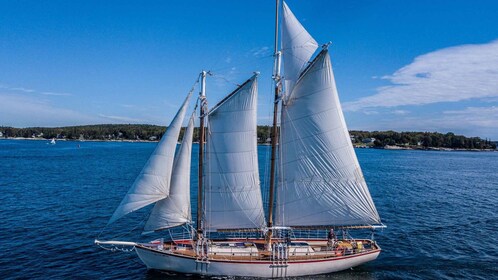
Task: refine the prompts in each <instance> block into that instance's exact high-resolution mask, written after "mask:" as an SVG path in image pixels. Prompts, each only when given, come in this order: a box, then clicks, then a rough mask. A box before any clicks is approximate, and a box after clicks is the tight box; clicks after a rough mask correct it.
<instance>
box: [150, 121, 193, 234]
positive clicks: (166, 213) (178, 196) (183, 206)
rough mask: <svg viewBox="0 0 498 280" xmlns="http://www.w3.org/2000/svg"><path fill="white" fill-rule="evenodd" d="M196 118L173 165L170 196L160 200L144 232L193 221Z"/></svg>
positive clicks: (190, 125)
mask: <svg viewBox="0 0 498 280" xmlns="http://www.w3.org/2000/svg"><path fill="white" fill-rule="evenodd" d="M194 118H195V116H194V115H192V117H190V120H189V123H188V126H187V129H186V131H185V134H184V136H183V140H182V144H181V146H180V149H179V150H178V153H177V155H176V157H175V161H174V163H173V173H172V175H171V185H170V191H169V196H168V197H167V198H165V199H162V200H159V201H158V202H156V204H155V205H154V208H153V209H152V212H151V214H150V216H149V219H148V220H147V223H146V224H145V226H144V231H145V232H147V231H154V230H160V229H165V228H171V227H176V226H180V225H182V224H185V223H188V222H190V221H191V220H192V217H191V211H190V162H191V154H192V136H193V133H194Z"/></svg>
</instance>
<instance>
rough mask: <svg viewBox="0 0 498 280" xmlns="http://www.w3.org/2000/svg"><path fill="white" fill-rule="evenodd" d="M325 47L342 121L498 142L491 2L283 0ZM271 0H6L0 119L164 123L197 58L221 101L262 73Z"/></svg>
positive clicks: (267, 65) (267, 93)
mask: <svg viewBox="0 0 498 280" xmlns="http://www.w3.org/2000/svg"><path fill="white" fill-rule="evenodd" d="M287 3H288V5H289V6H290V8H291V9H292V10H293V12H294V13H295V14H296V16H297V17H298V19H299V20H300V21H301V22H302V23H303V25H304V26H305V27H306V28H307V29H308V31H309V32H310V33H311V34H312V36H313V37H314V38H315V39H316V40H317V41H318V42H319V43H326V42H328V41H332V46H331V48H330V54H331V58H332V62H333V67H334V73H335V76H336V81H337V86H338V90H339V94H340V99H341V102H342V103H343V109H344V111H345V115H346V121H347V123H348V126H349V128H350V129H364V130H388V129H392V130H397V131H439V132H448V131H453V132H456V133H460V134H464V135H467V136H481V137H488V138H492V139H497V140H498V17H497V16H496V15H497V14H498V1H395V0H391V1H382V0H381V1H325V0H324V1H318V0H315V1H313V0H309V1H298V0H289V1H287ZM273 25H274V2H273V1H268V0H267V1H263V0H259V1H256V0H253V1H221V0H218V1H214V0H212V1H134V2H130V1H88V0H86V1H34V0H33V1H6V0H0V125H9V126H15V127H26V126H62V125H80V124H95V123H150V124H159V125H166V124H168V123H169V121H170V120H171V118H172V117H173V115H174V113H175V112H176V109H177V107H178V106H179V104H180V103H181V101H182V99H183V98H184V96H185V94H186V93H187V92H188V91H189V89H190V88H191V86H192V84H193V83H194V81H195V79H196V78H197V75H198V73H199V72H200V71H201V70H202V69H206V70H212V71H213V73H214V76H213V77H210V78H209V79H208V98H209V100H210V104H215V103H216V102H217V101H218V100H219V99H221V98H222V97H223V96H224V95H225V94H227V93H228V92H229V91H231V90H233V88H234V87H235V85H236V84H237V83H242V82H243V81H244V80H245V79H247V78H248V77H249V76H250V75H251V73H252V72H253V71H260V72H261V75H260V79H259V103H260V105H259V109H260V116H259V121H260V123H261V124H266V123H268V122H269V121H268V120H269V119H270V116H271V113H270V109H269V108H270V106H271V99H272V93H271V92H272V90H271V77H270V76H271V69H272V58H271V53H272V48H273V31H274V30H273V28H274V26H273Z"/></svg>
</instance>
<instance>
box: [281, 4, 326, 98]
mask: <svg viewBox="0 0 498 280" xmlns="http://www.w3.org/2000/svg"><path fill="white" fill-rule="evenodd" d="M317 48H318V44H317V42H316V41H315V39H313V37H311V35H310V34H309V33H308V31H306V29H304V27H303V26H302V25H301V23H300V22H299V21H298V20H297V18H296V17H295V16H294V14H293V13H292V11H291V10H290V9H289V7H288V6H287V4H286V3H285V2H284V3H283V18H282V53H283V55H284V58H285V59H284V74H285V86H286V88H287V90H288V91H290V90H291V89H292V88H293V87H294V84H295V83H296V81H297V79H298V78H299V74H300V73H301V72H302V70H303V69H304V68H305V67H306V65H307V63H308V61H309V60H310V57H311V56H312V55H313V53H314V52H315V50H316V49H317Z"/></svg>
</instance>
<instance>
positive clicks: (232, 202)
mask: <svg viewBox="0 0 498 280" xmlns="http://www.w3.org/2000/svg"><path fill="white" fill-rule="evenodd" d="M257 99H258V96H257V80H256V76H254V77H252V78H251V79H250V80H248V81H247V82H245V83H244V84H243V85H242V86H240V87H239V88H238V89H237V90H236V91H234V92H233V93H231V94H230V95H228V96H227V97H226V98H225V99H224V100H222V101H221V102H220V103H219V104H218V105H216V106H215V107H214V108H213V109H212V110H211V111H210V112H209V114H208V133H207V150H206V160H207V162H206V168H205V169H204V172H205V186H206V188H205V195H204V196H205V200H204V201H205V213H204V217H205V219H204V228H205V229H206V230H207V231H213V230H217V229H238V228H261V227H263V226H264V224H265V218H264V212H263V206H262V200H261V189H260V182H259V173H258V154H257V142H256V140H257V139H256V138H257V134H256V125H257V124H256V109H257Z"/></svg>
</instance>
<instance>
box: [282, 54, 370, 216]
mask: <svg viewBox="0 0 498 280" xmlns="http://www.w3.org/2000/svg"><path fill="white" fill-rule="evenodd" d="M280 149H281V154H280V160H281V163H280V164H281V166H280V174H279V185H278V188H277V189H278V191H277V213H276V225H280V226H320V225H371V224H378V223H380V217H379V215H378V213H377V210H376V209H375V205H374V204H373V201H372V198H371V196H370V193H369V191H368V188H367V185H366V183H365V180H364V178H363V174H362V171H361V169H360V166H359V164H358V160H357V158H356V155H355V152H354V150H353V146H352V143H351V140H350V137H349V132H348V130H347V127H346V123H345V121H344V116H343V113H342V109H341V104H340V103H339V98H338V95H337V89H336V85H335V80H334V75H333V72H332V65H331V62H330V58H329V55H328V51H327V50H323V51H322V52H321V53H320V54H319V55H318V56H317V58H316V59H315V60H314V62H313V63H312V65H311V66H310V67H309V68H308V69H307V70H306V72H305V73H304V74H303V75H302V77H301V78H300V79H299V80H298V81H297V83H296V85H295V87H294V90H293V91H292V92H291V93H290V94H289V95H288V96H286V98H285V102H284V104H283V105H282V115H281V138H280Z"/></svg>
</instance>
